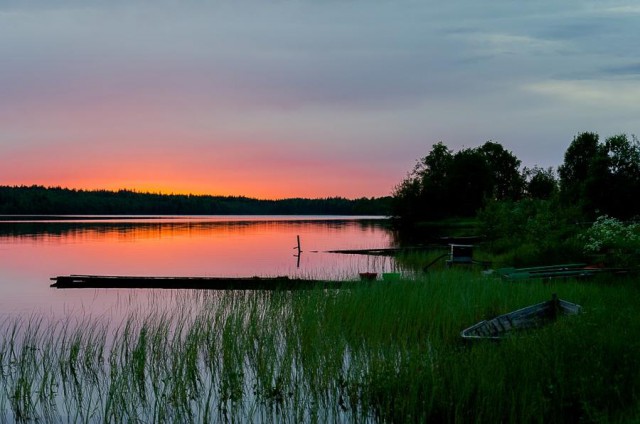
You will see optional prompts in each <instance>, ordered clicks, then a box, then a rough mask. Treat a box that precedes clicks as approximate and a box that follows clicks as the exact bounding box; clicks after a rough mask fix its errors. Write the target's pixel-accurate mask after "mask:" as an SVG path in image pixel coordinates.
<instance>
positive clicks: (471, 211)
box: [446, 149, 493, 216]
mask: <svg viewBox="0 0 640 424" xmlns="http://www.w3.org/2000/svg"><path fill="white" fill-rule="evenodd" d="M446 187H447V190H448V194H449V195H448V197H447V199H448V202H449V205H448V209H449V213H450V214H452V215H457V216H472V215H475V213H476V212H477V211H478V210H479V209H480V208H482V206H483V205H484V203H485V199H486V198H487V196H488V195H489V194H490V193H491V192H492V191H493V174H492V171H491V169H490V168H489V164H488V162H487V160H486V158H485V157H484V155H483V154H482V152H481V151H480V150H478V149H464V150H460V151H459V152H458V153H456V154H455V155H454V157H453V159H452V161H451V165H450V168H449V175H448V178H447V183H446Z"/></svg>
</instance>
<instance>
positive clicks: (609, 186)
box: [391, 132, 640, 224]
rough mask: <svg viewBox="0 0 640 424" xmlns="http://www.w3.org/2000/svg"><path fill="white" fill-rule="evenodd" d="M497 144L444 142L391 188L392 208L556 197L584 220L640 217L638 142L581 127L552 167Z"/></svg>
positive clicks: (400, 213) (408, 219) (451, 208)
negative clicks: (452, 145)
mask: <svg viewBox="0 0 640 424" xmlns="http://www.w3.org/2000/svg"><path fill="white" fill-rule="evenodd" d="M521 164H522V162H521V161H520V160H519V159H518V158H517V157H516V156H515V155H514V154H513V153H512V152H510V151H508V150H506V149H505V148H504V147H503V146H502V145H500V144H499V143H496V142H493V141H488V142H486V143H484V144H483V145H481V146H480V147H476V148H466V149H462V150H459V151H458V152H455V153H454V152H453V151H452V150H451V149H449V148H448V147H447V146H446V145H445V144H444V143H442V142H439V143H437V144H435V145H433V146H432V149H431V151H430V152H429V153H428V154H427V155H426V156H425V157H423V158H421V159H420V160H419V161H418V163H417V164H416V166H415V168H414V169H413V170H412V171H411V172H410V173H409V174H408V176H407V177H406V178H405V179H404V180H403V181H402V182H401V183H400V184H398V186H397V187H396V188H395V190H394V192H393V198H392V203H391V211H392V212H391V213H392V216H393V217H394V218H395V219H396V221H397V222H398V223H400V224H411V223H415V222H419V221H431V220H439V219H443V218H450V217H470V216H476V215H477V214H478V213H479V212H481V211H482V210H484V209H485V208H486V207H487V206H488V205H489V204H491V203H495V202H518V201H520V200H525V199H537V200H549V201H551V200H553V201H554V202H557V203H558V204H559V205H561V206H562V207H563V208H566V209H572V210H574V211H576V213H577V214H578V215H580V216H581V217H583V218H584V219H591V220H593V219H595V217H597V216H600V215H608V216H612V217H617V218H621V219H630V218H633V217H637V216H640V196H638V194H640V143H639V142H638V140H637V138H636V137H635V136H631V137H628V136H627V135H624V134H620V135H615V136H612V137H609V138H607V139H606V140H604V141H601V140H600V137H599V136H598V134H596V133H592V132H584V133H581V134H578V135H577V136H576V137H575V138H574V139H573V141H572V142H571V143H570V145H569V147H568V148H567V150H566V152H565V154H564V162H563V163H562V165H560V166H559V167H558V169H557V170H555V169H553V168H546V169H545V168H540V167H538V166H535V167H533V168H527V167H524V168H523V167H521Z"/></svg>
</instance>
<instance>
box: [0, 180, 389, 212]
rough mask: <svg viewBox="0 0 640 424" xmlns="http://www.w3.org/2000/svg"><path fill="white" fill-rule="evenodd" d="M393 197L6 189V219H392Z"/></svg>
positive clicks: (2, 189) (1, 195)
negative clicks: (278, 197)
mask: <svg viewBox="0 0 640 424" xmlns="http://www.w3.org/2000/svg"><path fill="white" fill-rule="evenodd" d="M390 203H391V198H390V197H381V198H367V197H362V198H360V199H346V198H342V197H328V198H322V199H306V198H291V199H282V200H259V199H252V198H248V197H243V196H210V195H182V194H157V193H140V192H136V191H132V190H118V191H108V190H75V189H69V188H61V187H44V186H38V185H34V186H0V215H25V214H26V215H69V214H76V215H389V214H390Z"/></svg>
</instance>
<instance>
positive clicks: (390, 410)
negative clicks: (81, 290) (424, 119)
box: [0, 269, 640, 422]
mask: <svg viewBox="0 0 640 424" xmlns="http://www.w3.org/2000/svg"><path fill="white" fill-rule="evenodd" d="M552 293H557V294H558V295H559V296H560V297H561V298H565V299H569V300H571V301H574V302H576V303H579V304H581V305H583V308H584V313H583V314H581V315H580V316H576V317H570V318H567V319H563V320H560V321H559V322H557V323H555V324H553V325H551V326H549V327H546V328H543V329H539V330H536V331H533V332H529V333H526V334H524V335H519V336H514V337H510V338H507V339H505V340H504V341H502V342H500V343H482V342H481V343H474V344H465V343H463V342H462V341H461V339H460V337H459V333H460V331H461V330H462V329H463V328H465V327H467V326H469V325H471V324H473V323H475V322H477V321H479V320H482V319H485V318H490V317H492V316H495V315H497V314H501V313H505V312H508V311H511V310H513V309H516V308H519V307H522V306H526V305H529V304H532V303H536V302H539V301H541V300H545V299H547V298H550V297H551V294H552ZM636 294H637V285H636V282H635V281H632V280H628V281H615V282H614V281H607V280H602V281H590V282H584V281H581V282H578V281H561V282H555V283H549V284H542V283H535V282H531V283H518V284H513V283H506V282H503V281H501V280H498V279H495V278H490V277H486V276H482V275H480V274H479V273H478V272H475V271H465V270H459V269H450V270H435V271H433V272H430V273H428V274H425V275H423V276H421V277H420V278H415V279H404V280H401V281H398V282H389V283H387V282H385V283H380V282H378V283H362V284H361V285H359V286H358V287H356V288H353V289H349V290H305V291H299V292H285V291H282V292H278V291H275V292H242V291H234V292H192V293H189V294H183V295H179V296H177V297H176V299H174V300H175V302H173V303H172V306H171V307H169V308H168V309H167V307H166V306H163V303H162V302H156V301H153V302H150V306H149V308H148V309H146V310H136V311H132V312H131V314H130V315H129V316H128V318H127V319H126V320H124V321H123V322H122V323H108V322H105V321H104V320H103V319H98V318H91V317H81V318H76V317H69V318H68V319H66V320H63V321H52V320H47V319H45V318H42V317H30V318H25V319H13V320H9V321H5V322H3V323H2V332H0V421H9V422H11V421H17V422H29V421H36V420H40V421H45V422H95V421H105V422H133V421H144V422H218V421H225V420H228V421H247V422H272V421H279V422H333V421H355V422H428V421H434V422H439V421H442V422H468V421H472V422H504V421H510V422H514V421H515V422H577V421H582V422H618V421H625V420H634V419H635V420H637V419H638V418H640V415H639V414H640V410H639V408H638V406H637V405H638V404H639V401H640V399H639V397H640V373H638V369H640V366H639V365H640V357H638V355H637V352H638V351H639V349H640V308H639V306H640V305H639V303H640V300H639V299H638V297H637V296H636Z"/></svg>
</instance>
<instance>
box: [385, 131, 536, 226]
mask: <svg viewBox="0 0 640 424" xmlns="http://www.w3.org/2000/svg"><path fill="white" fill-rule="evenodd" d="M519 166H520V161H519V160H518V159H517V158H516V157H515V156H514V155H513V154H512V153H511V152H509V151H507V150H505V149H504V148H503V147H502V146H501V145H500V144H498V143H495V142H491V141H488V142H486V143H485V144H483V145H482V146H480V147H478V148H474V149H463V150H460V151H458V152H456V153H455V154H454V153H453V152H452V151H451V150H450V149H449V148H447V146H445V145H444V144H443V143H442V142H440V143H437V144H435V145H433V147H432V150H431V152H429V154H428V155H427V156H425V157H424V158H422V159H420V160H419V161H418V164H417V165H416V167H415V168H414V169H413V171H412V172H411V173H410V174H409V175H408V176H407V178H405V179H404V180H403V181H402V182H401V183H400V184H399V185H398V186H397V187H396V188H395V190H394V193H393V202H392V204H391V209H392V214H393V216H394V217H396V218H397V220H398V221H399V222H400V223H401V224H403V223H408V224H413V223H415V222H417V221H421V220H433V219H443V218H448V217H451V216H458V217H469V216H473V215H475V213H476V212H477V211H478V210H479V209H481V208H482V207H483V206H484V204H485V202H486V201H487V200H490V199H499V200H502V199H517V198H519V197H520V196H521V195H522V191H523V184H524V180H523V177H522V175H521V174H520V172H519V170H518V167H519Z"/></svg>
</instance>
